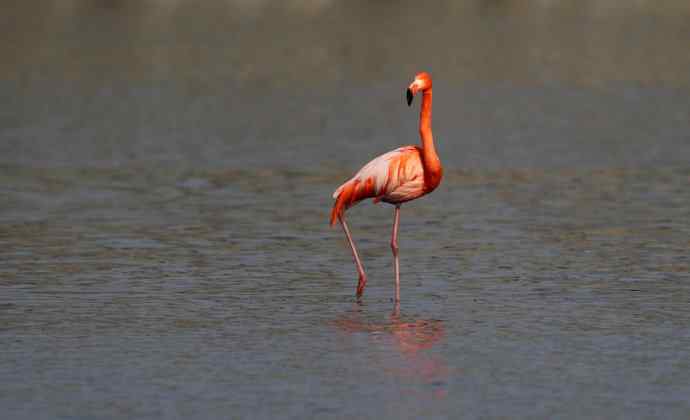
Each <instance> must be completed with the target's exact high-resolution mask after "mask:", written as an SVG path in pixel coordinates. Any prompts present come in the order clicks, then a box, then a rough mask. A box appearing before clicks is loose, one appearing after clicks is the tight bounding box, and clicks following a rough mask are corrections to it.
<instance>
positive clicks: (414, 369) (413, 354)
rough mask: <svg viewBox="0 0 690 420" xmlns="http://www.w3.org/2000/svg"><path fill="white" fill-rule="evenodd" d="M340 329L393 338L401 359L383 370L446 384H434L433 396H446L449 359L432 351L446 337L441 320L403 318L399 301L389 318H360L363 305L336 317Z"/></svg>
mask: <svg viewBox="0 0 690 420" xmlns="http://www.w3.org/2000/svg"><path fill="white" fill-rule="evenodd" d="M333 325H335V326H336V327H337V328H338V329H340V330H341V331H344V332H346V333H349V334H354V333H369V337H370V339H371V340H372V342H373V343H376V344H379V345H380V343H381V342H382V341H386V342H390V343H391V344H392V345H391V346H389V347H390V349H392V350H395V352H396V354H397V355H399V356H401V357H400V359H399V361H400V363H394V364H392V365H391V364H390V363H384V366H383V370H384V371H385V372H386V373H388V374H391V375H393V376H396V377H398V378H400V379H405V380H412V381H415V382H418V381H421V382H422V383H425V384H429V385H433V386H439V385H443V386H444V387H439V388H435V389H434V390H433V392H432V396H433V397H434V398H445V397H446V396H447V390H446V389H445V384H446V383H447V380H448V376H449V368H448V365H447V363H446V361H445V360H444V359H443V357H441V356H440V355H439V354H438V353H433V352H429V351H428V350H430V349H431V348H432V347H434V346H435V345H436V344H438V343H439V342H441V341H443V339H444V338H445V334H446V333H445V328H444V326H443V322H442V321H440V320H433V319H431V320H426V319H417V320H409V319H408V320H403V317H401V315H400V305H399V304H397V303H396V305H395V307H394V309H393V312H392V313H391V315H390V317H389V319H388V321H386V322H382V323H374V322H367V321H363V320H362V319H361V307H356V308H355V310H353V311H351V312H348V313H346V314H344V315H342V316H341V317H339V318H338V319H336V320H335V321H333Z"/></svg>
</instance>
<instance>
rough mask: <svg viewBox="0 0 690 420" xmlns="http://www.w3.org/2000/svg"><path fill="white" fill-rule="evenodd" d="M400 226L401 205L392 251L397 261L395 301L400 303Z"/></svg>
mask: <svg viewBox="0 0 690 420" xmlns="http://www.w3.org/2000/svg"><path fill="white" fill-rule="evenodd" d="M399 224H400V205H397V206H395V221H394V222H393V237H392V238H391V249H392V250H393V259H394V260H395V301H396V302H399V301H400V259H399V258H398V225H399Z"/></svg>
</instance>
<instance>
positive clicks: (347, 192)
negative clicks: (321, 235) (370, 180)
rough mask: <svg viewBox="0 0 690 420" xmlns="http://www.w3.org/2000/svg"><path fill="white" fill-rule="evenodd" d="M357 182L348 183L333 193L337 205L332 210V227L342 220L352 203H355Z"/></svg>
mask: <svg viewBox="0 0 690 420" xmlns="http://www.w3.org/2000/svg"><path fill="white" fill-rule="evenodd" d="M356 184H357V182H356V181H355V182H352V181H350V182H346V183H345V184H343V186H341V187H340V188H338V189H337V190H336V191H335V193H333V198H335V203H333V209H331V226H333V225H335V222H336V220H338V219H340V218H341V217H342V215H343V213H345V210H347V209H348V208H349V207H350V206H351V205H352V203H353V202H354V201H355V197H354V192H355V188H356V186H357V185H356Z"/></svg>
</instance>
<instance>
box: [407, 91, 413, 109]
mask: <svg viewBox="0 0 690 420" xmlns="http://www.w3.org/2000/svg"><path fill="white" fill-rule="evenodd" d="M412 99H414V95H413V94H412V91H411V90H410V89H407V106H412Z"/></svg>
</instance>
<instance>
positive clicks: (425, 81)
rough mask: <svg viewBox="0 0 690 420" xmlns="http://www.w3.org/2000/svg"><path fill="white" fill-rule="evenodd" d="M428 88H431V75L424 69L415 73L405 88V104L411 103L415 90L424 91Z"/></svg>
mask: <svg viewBox="0 0 690 420" xmlns="http://www.w3.org/2000/svg"><path fill="white" fill-rule="evenodd" d="M429 89H431V75H430V74H429V73H427V72H425V71H423V72H421V73H417V75H416V76H415V77H414V81H413V82H412V83H410V86H409V87H408V88H407V105H410V106H411V105H412V99H414V95H416V94H417V92H419V91H422V92H424V91H427V90H429Z"/></svg>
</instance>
